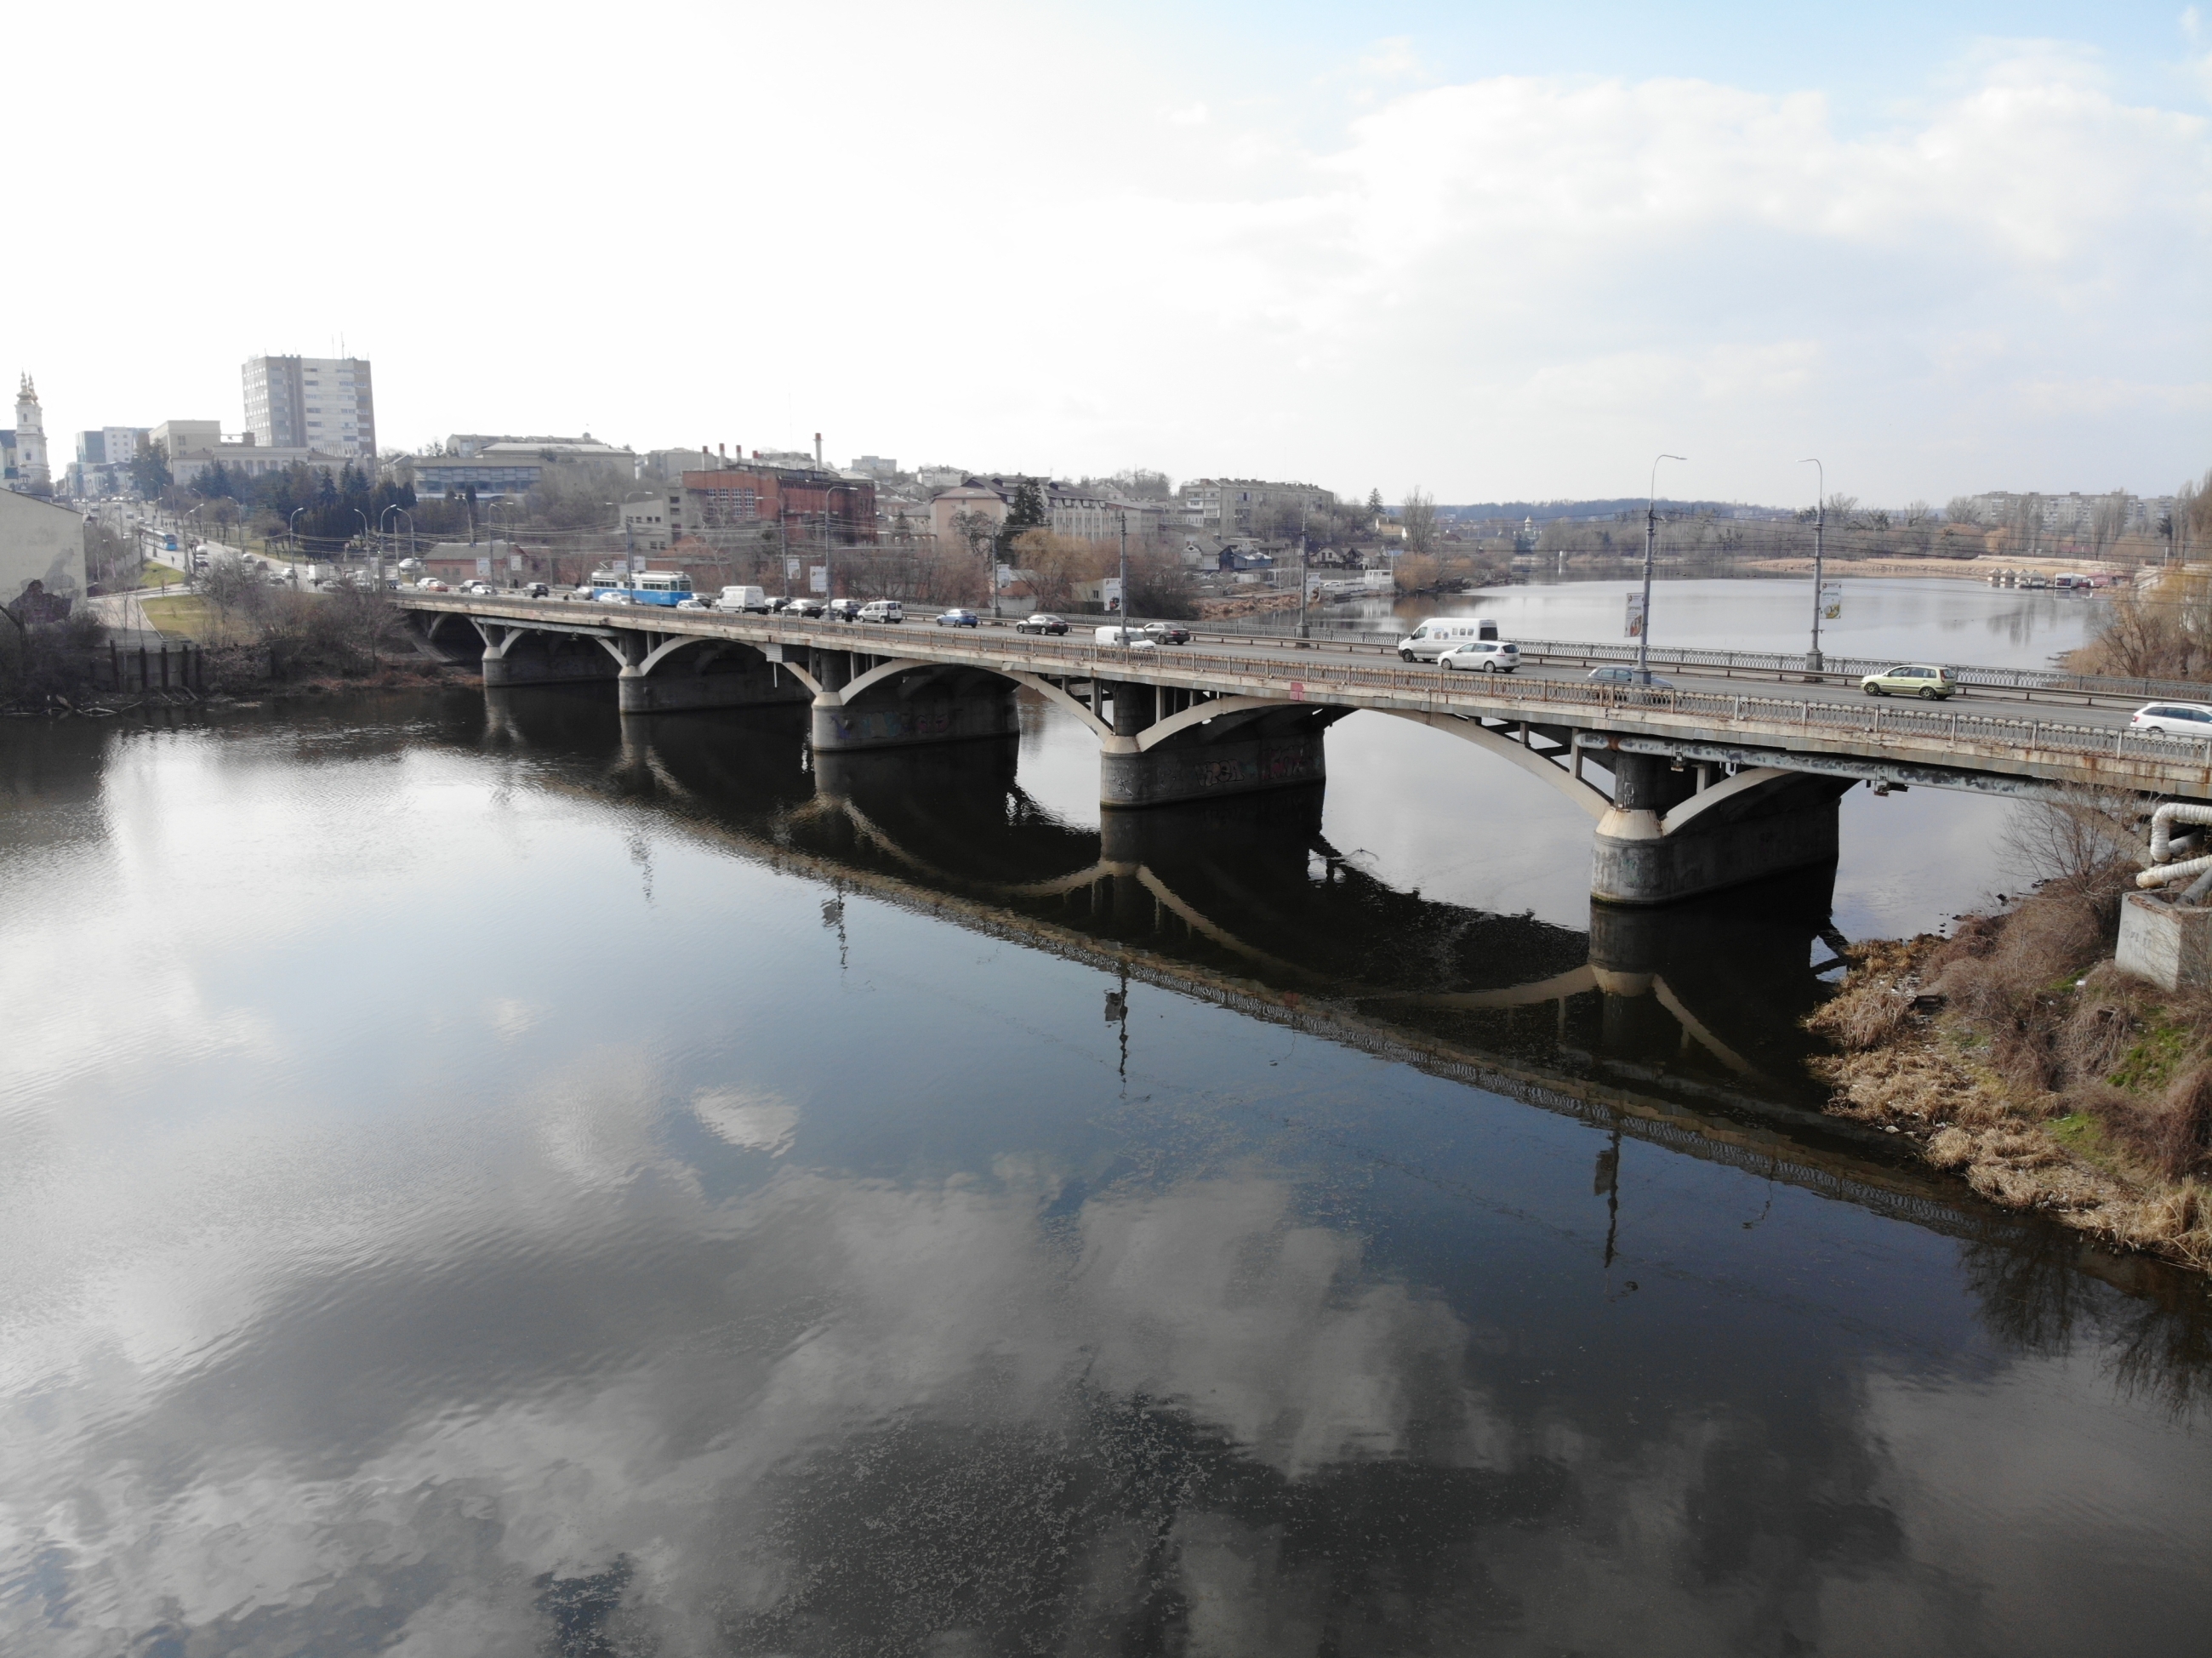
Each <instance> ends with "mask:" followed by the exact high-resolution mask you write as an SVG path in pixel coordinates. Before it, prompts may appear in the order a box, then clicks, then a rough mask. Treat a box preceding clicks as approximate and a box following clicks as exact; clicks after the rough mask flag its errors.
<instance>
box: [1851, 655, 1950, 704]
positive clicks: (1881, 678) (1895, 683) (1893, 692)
mask: <svg viewBox="0 0 2212 1658" xmlns="http://www.w3.org/2000/svg"><path fill="white" fill-rule="evenodd" d="M1859 689H1861V690H1863V691H1864V692H1865V693H1866V694H1867V695H1869V696H1924V697H1926V698H1927V699H1928V700H1929V701H1931V702H1932V701H1937V700H1938V699H1940V698H1942V697H1946V696H1952V695H1956V694H1957V692H1958V689H1959V671H1958V670H1957V669H1956V668H1937V667H1931V666H1930V665H1929V664H1927V663H1925V662H1908V663H1906V664H1905V665H1904V666H1903V667H1898V668H1884V669H1883V670H1882V671H1881V672H1880V673H1870V674H1869V675H1868V676H1867V677H1865V678H1863V679H1862V680H1860V681H1859Z"/></svg>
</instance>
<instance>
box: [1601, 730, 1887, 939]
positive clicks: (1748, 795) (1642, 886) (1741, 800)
mask: <svg viewBox="0 0 2212 1658" xmlns="http://www.w3.org/2000/svg"><path fill="white" fill-rule="evenodd" d="M1599 757H1600V759H1601V763H1603V764H1605V765H1607V766H1608V767H1610V768H1612V771H1613V809H1612V810H1611V811H1607V813H1606V814H1605V815H1604V817H1601V819H1600V820H1599V822H1598V826H1597V833H1596V835H1595V837H1594V844H1593V847H1592V855H1591V859H1590V896H1591V897H1593V898H1595V899H1596V900H1598V901H1599V902H1601V903H1609V904H1667V903H1673V902H1676V901H1677V900H1679V899H1683V898H1694V897H1697V896H1699V895H1701V894H1704V893H1708V892H1718V891H1720V890H1723V889H1724V888H1728V887H1734V886H1741V885H1743V884H1746V883H1747V882H1751V881H1759V880H1764V879H1765V878H1767V877H1768V876H1771V875H1778V874H1781V873H1782V872H1784V871H1788V870H1795V869H1804V868H1808V867H1809V866H1811V865H1818V864H1832V863H1833V862H1834V861H1835V859H1836V854H1837V850H1838V812H1837V802H1838V800H1840V799H1842V797H1843V795H1844V793H1845V792H1846V791H1847V790H1849V789H1850V786H1851V781H1852V780H1850V779H1848V778H1840V779H1839V778H1832V777H1820V776H1813V775H1808V774H1802V773H1796V772H1790V773H1777V774H1771V775H1762V774H1759V773H1758V772H1756V771H1753V772H1752V773H1750V774H1740V775H1739V776H1738V777H1737V778H1734V779H1730V780H1729V781H1728V783H1727V784H1725V785H1723V784H1718V783H1715V784H1714V785H1713V786H1711V787H1710V788H1708V789H1703V790H1701V789H1699V786H1698V784H1699V780H1700V779H1699V774H1698V773H1697V772H1695V771H1693V770H1692V769H1691V768H1689V767H1687V766H1683V767H1682V768H1680V769H1679V770H1678V769H1676V768H1675V767H1674V763H1673V762H1669V761H1668V757H1667V756H1664V755H1656V754H1631V753H1626V752H1622V751H1619V750H1613V751H1610V752H1604V753H1601V755H1600V756H1599ZM1709 797H1717V798H1711V799H1710V800H1709ZM1708 800H1709V804H1701V802H1707V801H1708Z"/></svg>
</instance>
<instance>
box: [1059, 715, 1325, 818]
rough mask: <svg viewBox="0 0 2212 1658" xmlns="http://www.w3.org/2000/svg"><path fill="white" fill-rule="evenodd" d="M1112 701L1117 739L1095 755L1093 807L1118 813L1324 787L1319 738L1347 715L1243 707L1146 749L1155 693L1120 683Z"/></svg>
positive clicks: (1110, 739)
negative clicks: (1096, 804) (1150, 807)
mask: <svg viewBox="0 0 2212 1658" xmlns="http://www.w3.org/2000/svg"><path fill="white" fill-rule="evenodd" d="M1113 699H1114V707H1113V731H1114V734H1113V735H1112V736H1111V737H1109V738H1106V739H1105V741H1104V743H1103V744H1102V748H1101V752H1100V754H1099V756H1098V804H1099V805H1102V806H1105V807H1109V808H1117V809H1128V808H1134V807H1139V806H1165V805H1178V804H1181V803H1182V802H1185V801H1191V800H1215V799H1221V798H1223V797H1224V796H1226V795H1235V794H1251V793H1258V792H1260V791H1261V790H1266V789H1281V788H1297V787H1300V786H1307V785H1311V784H1316V783H1320V782H1322V781H1324V780H1326V779H1327V777H1328V762H1327V758H1326V756H1325V754H1324V752H1323V747H1322V738H1323V735H1324V733H1325V732H1327V731H1328V727H1329V726H1331V725H1332V724H1334V722H1335V721H1336V720H1339V719H1340V718H1342V717H1343V716H1344V715H1345V714H1348V713H1349V712H1351V711H1350V710H1349V709H1346V708H1320V707H1312V706H1309V705H1306V704H1303V703H1295V702H1292V703H1274V704H1270V705H1268V706H1266V707H1263V708H1241V709H1237V710H1236V711H1235V712H1233V713H1229V714H1222V715H1221V716H1219V717H1218V718H1217V719H1213V720H1208V721H1206V722H1205V723H1203V724H1194V725H1192V726H1188V727H1186V728H1184V729H1182V730H1181V731H1177V732H1174V733H1173V734H1172V735H1170V736H1169V737H1168V738H1166V739H1165V740H1164V741H1162V742H1159V743H1157V744H1153V745H1152V746H1151V747H1146V745H1145V744H1144V743H1143V741H1142V736H1143V733H1144V732H1146V731H1149V730H1150V729H1151V728H1152V726H1154V725H1155V724H1157V723H1158V721H1157V720H1155V719H1154V718H1153V717H1152V716H1153V714H1154V712H1155V711H1156V710H1157V708H1158V689H1157V688H1156V687H1153V686H1151V685H1128V684H1122V685H1117V686H1115V688H1114V691H1113Z"/></svg>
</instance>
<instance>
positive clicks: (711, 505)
mask: <svg viewBox="0 0 2212 1658" xmlns="http://www.w3.org/2000/svg"><path fill="white" fill-rule="evenodd" d="M779 524H781V525H782V526H783V528H784V531H785V533H786V534H787V535H788V536H789V537H790V538H791V541H792V543H793V545H799V544H804V543H809V542H811V543H813V544H817V545H819V544H821V542H822V539H823V531H824V529H825V527H826V529H827V531H828V535H829V540H830V541H831V543H832V544H835V545H837V546H842V547H851V546H855V545H859V544H862V543H869V542H873V541H874V540H875V538H876V486H875V484H874V483H872V482H871V481H870V480H868V479H866V478H848V477H840V476H839V475H838V474H836V473H835V472H831V471H821V470H818V469H817V468H814V467H811V466H770V465H765V464H763V463H762V462H759V461H752V462H748V463H744V464H740V465H734V466H728V467H722V468H718V469H717V470H715V471H711V472H686V473H684V525H683V527H684V529H685V530H687V531H690V532H692V533H694V534H696V535H699V536H702V537H704V538H705V539H706V540H708V542H710V543H721V544H726V540H725V538H726V537H728V536H729V535H730V534H731V533H732V532H743V531H754V532H757V531H761V530H763V529H771V530H772V529H774V528H775V527H776V525H779Z"/></svg>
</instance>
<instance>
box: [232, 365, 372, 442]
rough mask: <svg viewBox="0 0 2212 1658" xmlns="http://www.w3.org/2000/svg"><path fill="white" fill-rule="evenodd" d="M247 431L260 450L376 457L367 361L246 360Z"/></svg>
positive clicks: (370, 383) (370, 382) (370, 386)
mask: <svg viewBox="0 0 2212 1658" xmlns="http://www.w3.org/2000/svg"><path fill="white" fill-rule="evenodd" d="M243 373H244V377H245V381H246V430H247V431H249V432H251V433H252V434H253V440H254V441H255V442H256V443H258V445H260V446H262V447H263V448H264V449H313V450H318V451H319V452H322V453H324V454H327V455H337V456H340V457H342V458H343V459H347V460H374V459H375V457H376V395H375V387H374V384H373V382H372V380H371V377H370V374H369V366H368V359H367V358H366V357H249V358H247V359H246V367H245V369H244V371H243Z"/></svg>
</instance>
